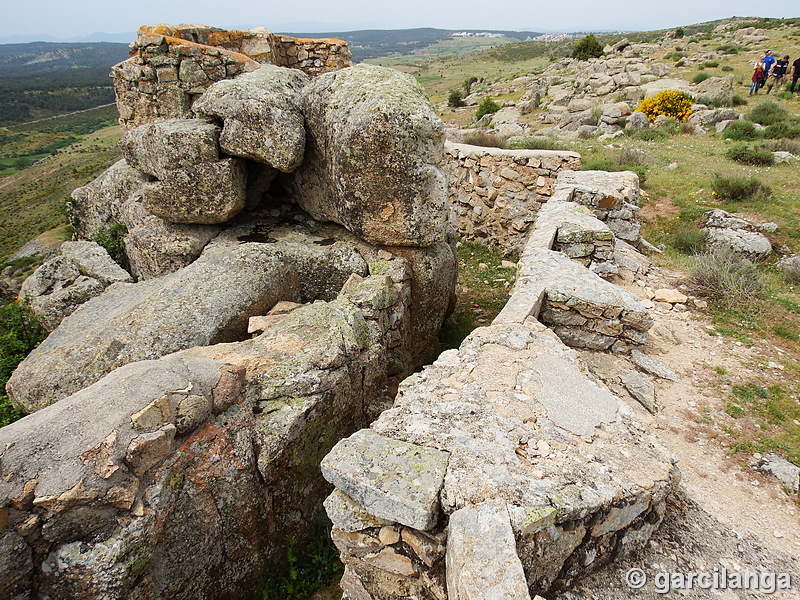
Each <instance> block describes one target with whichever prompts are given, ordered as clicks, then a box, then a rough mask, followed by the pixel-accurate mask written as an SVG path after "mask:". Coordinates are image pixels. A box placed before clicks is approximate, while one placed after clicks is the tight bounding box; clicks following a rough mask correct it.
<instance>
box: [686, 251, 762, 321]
mask: <svg viewBox="0 0 800 600" xmlns="http://www.w3.org/2000/svg"><path fill="white" fill-rule="evenodd" d="M689 284H690V285H691V287H692V289H693V291H694V292H695V293H696V294H697V295H698V296H703V297H705V298H707V299H708V301H709V303H711V304H712V305H714V306H716V307H718V308H722V309H729V310H730V309H733V310H740V311H747V310H749V309H752V308H753V307H754V306H755V305H756V304H757V302H758V300H760V299H761V298H762V297H763V295H764V283H763V281H762V279H761V274H760V273H759V272H758V269H757V268H756V267H755V266H754V265H753V264H752V263H750V262H745V261H742V260H739V259H738V258H736V257H735V256H733V255H732V254H731V253H723V252H702V253H700V254H697V255H696V256H695V258H694V264H693V265H692V268H691V271H690V276H689Z"/></svg>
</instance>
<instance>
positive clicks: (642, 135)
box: [625, 127, 669, 142]
mask: <svg viewBox="0 0 800 600" xmlns="http://www.w3.org/2000/svg"><path fill="white" fill-rule="evenodd" d="M625 131H626V135H627V136H628V137H630V138H631V139H634V140H642V141H644V142H660V141H662V140H666V139H667V138H668V137H669V134H668V133H667V132H666V131H665V130H664V129H663V128H661V127H649V128H647V129H639V130H638V131H629V130H627V129H626V130H625Z"/></svg>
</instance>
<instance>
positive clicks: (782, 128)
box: [763, 121, 800, 140]
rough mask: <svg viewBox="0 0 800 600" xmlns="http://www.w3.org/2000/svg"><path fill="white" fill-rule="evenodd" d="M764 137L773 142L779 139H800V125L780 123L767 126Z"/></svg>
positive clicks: (789, 122) (787, 122)
mask: <svg viewBox="0 0 800 600" xmlns="http://www.w3.org/2000/svg"><path fill="white" fill-rule="evenodd" d="M763 135H764V137H765V138H767V139H771V140H775V139H779V138H800V123H795V122H791V121H778V122H777V123H773V124H772V125H767V128H766V129H765V130H764V134H763Z"/></svg>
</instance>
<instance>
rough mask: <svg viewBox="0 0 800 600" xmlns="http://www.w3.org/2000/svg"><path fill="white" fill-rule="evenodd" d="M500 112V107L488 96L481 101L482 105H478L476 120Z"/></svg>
mask: <svg viewBox="0 0 800 600" xmlns="http://www.w3.org/2000/svg"><path fill="white" fill-rule="evenodd" d="M498 110H500V105H499V104H498V103H497V102H495V101H494V100H492V99H491V98H489V97H488V96H487V97H486V98H484V99H483V100H481V103H480V104H479V105H478V110H477V111H476V112H475V118H476V119H480V118H481V117H483V116H484V115H490V114H494V113H496V112H497V111H498Z"/></svg>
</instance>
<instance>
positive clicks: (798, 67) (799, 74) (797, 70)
mask: <svg viewBox="0 0 800 600" xmlns="http://www.w3.org/2000/svg"><path fill="white" fill-rule="evenodd" d="M798 79H800V58H798V59H795V61H794V62H793V63H792V87H790V88H789V91H790V92H792V93H794V86H796V85H797V80H798Z"/></svg>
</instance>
